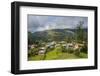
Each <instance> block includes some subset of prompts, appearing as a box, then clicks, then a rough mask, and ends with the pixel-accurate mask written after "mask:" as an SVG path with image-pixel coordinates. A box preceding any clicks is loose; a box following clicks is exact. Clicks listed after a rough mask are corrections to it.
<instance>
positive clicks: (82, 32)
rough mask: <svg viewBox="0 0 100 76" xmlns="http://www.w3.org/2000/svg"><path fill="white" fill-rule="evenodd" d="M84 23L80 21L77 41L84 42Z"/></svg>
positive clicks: (77, 28) (77, 29)
mask: <svg viewBox="0 0 100 76" xmlns="http://www.w3.org/2000/svg"><path fill="white" fill-rule="evenodd" d="M83 24H84V22H83V21H80V22H79V23H78V25H77V27H76V41H77V42H82V41H84V29H83Z"/></svg>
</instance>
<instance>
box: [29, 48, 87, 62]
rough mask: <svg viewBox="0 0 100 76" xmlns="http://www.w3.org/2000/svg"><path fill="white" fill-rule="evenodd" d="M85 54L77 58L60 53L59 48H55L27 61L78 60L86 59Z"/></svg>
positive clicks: (69, 54)
mask: <svg viewBox="0 0 100 76" xmlns="http://www.w3.org/2000/svg"><path fill="white" fill-rule="evenodd" d="M87 57H88V56H87V54H85V53H82V52H81V53H80V55H79V56H76V55H75V54H73V53H67V52H62V51H61V47H56V48H54V49H53V50H52V51H49V52H47V53H46V54H45V55H35V56H31V57H29V58H28V60H29V61H32V60H57V59H61V60H62V59H79V58H87Z"/></svg>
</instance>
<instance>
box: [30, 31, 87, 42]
mask: <svg viewBox="0 0 100 76" xmlns="http://www.w3.org/2000/svg"><path fill="white" fill-rule="evenodd" d="M75 31H76V29H51V30H45V31H37V32H34V33H31V35H32V36H30V37H32V38H33V41H39V40H41V41H46V42H47V41H61V40H65V39H66V38H75ZM84 31H85V32H87V29H84ZM29 35H30V32H29Z"/></svg>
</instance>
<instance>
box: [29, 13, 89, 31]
mask: <svg viewBox="0 0 100 76" xmlns="http://www.w3.org/2000/svg"><path fill="white" fill-rule="evenodd" d="M80 21H83V22H84V24H83V27H84V28H86V27H87V26H88V18H87V17H78V16H43V15H28V31H30V32H36V31H44V30H49V29H64V28H75V27H77V25H78V24H79V22H80Z"/></svg>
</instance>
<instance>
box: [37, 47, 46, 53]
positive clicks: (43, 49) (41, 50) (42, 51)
mask: <svg viewBox="0 0 100 76" xmlns="http://www.w3.org/2000/svg"><path fill="white" fill-rule="evenodd" d="M45 52H46V49H45V48H44V47H42V48H40V49H39V52H38V55H44V54H45Z"/></svg>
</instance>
